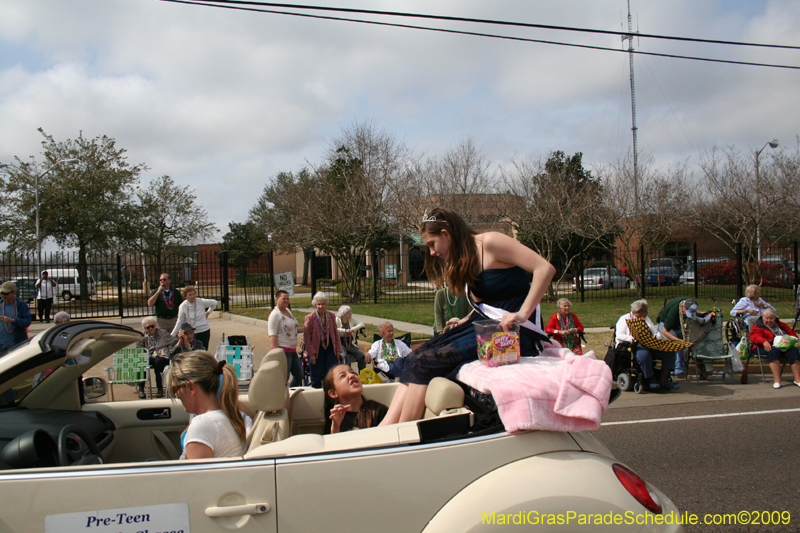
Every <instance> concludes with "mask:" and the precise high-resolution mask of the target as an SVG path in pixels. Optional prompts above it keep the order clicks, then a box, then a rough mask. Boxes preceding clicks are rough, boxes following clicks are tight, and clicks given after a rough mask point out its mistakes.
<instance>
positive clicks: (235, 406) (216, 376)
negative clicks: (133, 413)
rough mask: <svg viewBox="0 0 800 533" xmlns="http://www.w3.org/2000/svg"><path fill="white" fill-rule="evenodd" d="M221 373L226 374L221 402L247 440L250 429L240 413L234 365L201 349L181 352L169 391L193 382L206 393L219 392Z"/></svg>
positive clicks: (173, 367)
mask: <svg viewBox="0 0 800 533" xmlns="http://www.w3.org/2000/svg"><path fill="white" fill-rule="evenodd" d="M221 375H224V379H223V380H222V391H221V393H220V395H219V403H220V405H221V407H222V411H223V412H224V413H225V415H226V416H227V417H228V420H230V422H231V425H232V426H233V429H234V430H235V431H236V433H237V434H238V435H239V438H241V439H242V441H244V440H245V439H246V436H245V433H246V432H245V426H244V420H242V415H241V414H239V382H238V380H237V379H236V371H235V370H234V368H233V367H232V366H231V365H229V364H226V363H225V362H224V361H217V360H216V359H214V356H213V355H211V354H210V353H208V352H203V351H200V350H196V351H194V352H186V353H182V354H178V355H176V356H175V358H174V359H173V360H172V364H171V365H170V366H169V373H168V374H167V390H170V391H171V390H172V388H173V387H175V386H178V385H180V384H183V383H187V382H189V381H191V382H192V383H194V384H195V385H197V386H198V387H200V390H202V391H203V392H205V393H213V394H217V389H219V380H220V376H221Z"/></svg>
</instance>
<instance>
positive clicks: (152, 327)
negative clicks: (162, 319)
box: [144, 324, 156, 329]
mask: <svg viewBox="0 0 800 533" xmlns="http://www.w3.org/2000/svg"><path fill="white" fill-rule="evenodd" d="M155 328H156V327H155V326H154V325H152V324H150V325H149V326H145V327H144V329H155Z"/></svg>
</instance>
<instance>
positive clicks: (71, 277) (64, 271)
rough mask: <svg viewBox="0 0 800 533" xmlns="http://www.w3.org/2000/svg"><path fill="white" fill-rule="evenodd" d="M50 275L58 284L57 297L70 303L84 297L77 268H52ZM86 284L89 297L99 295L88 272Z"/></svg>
mask: <svg viewBox="0 0 800 533" xmlns="http://www.w3.org/2000/svg"><path fill="white" fill-rule="evenodd" d="M49 273H50V277H51V278H52V279H54V280H56V283H58V286H57V287H56V295H58V296H60V297H61V299H62V300H65V301H69V300H71V299H73V298H76V299H80V298H82V297H83V296H84V295H83V294H81V280H80V276H79V275H78V269H77V268H52V269H50V271H49ZM86 284H87V290H88V292H89V294H88V296H94V295H95V294H97V289H96V284H95V281H94V278H93V277H92V275H91V274H89V273H88V272H87V273H86Z"/></svg>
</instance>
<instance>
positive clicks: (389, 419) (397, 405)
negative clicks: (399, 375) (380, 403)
mask: <svg viewBox="0 0 800 533" xmlns="http://www.w3.org/2000/svg"><path fill="white" fill-rule="evenodd" d="M407 391H408V384H406V383H401V384H400V386H399V387H397V390H396V391H395V393H394V397H393V398H392V404H391V405H390V406H389V410H388V411H387V412H386V416H384V417H383V420H381V423H380V424H378V425H379V426H387V425H389V424H397V423H398V422H399V421H400V413H401V412H402V411H403V403H404V401H405V397H406V392H407Z"/></svg>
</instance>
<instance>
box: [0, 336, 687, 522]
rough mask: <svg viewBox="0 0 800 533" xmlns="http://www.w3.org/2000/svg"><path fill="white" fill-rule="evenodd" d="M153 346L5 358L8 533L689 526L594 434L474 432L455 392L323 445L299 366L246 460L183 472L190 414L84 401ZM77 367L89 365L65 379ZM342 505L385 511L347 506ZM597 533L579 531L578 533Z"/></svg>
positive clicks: (369, 388)
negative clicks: (110, 367)
mask: <svg viewBox="0 0 800 533" xmlns="http://www.w3.org/2000/svg"><path fill="white" fill-rule="evenodd" d="M140 338H141V334H140V333H138V332H136V331H134V330H133V329H131V328H128V327H126V326H122V325H117V324H110V323H105V322H99V321H86V322H68V323H66V324H62V325H59V326H54V327H52V328H50V329H48V330H46V331H44V332H42V333H40V334H38V335H37V336H36V337H34V338H33V339H31V340H30V341H27V342H25V343H23V344H21V345H19V346H17V347H16V348H14V349H12V351H10V352H9V353H8V354H7V355H5V356H4V357H2V358H0V392H2V393H5V392H6V391H8V390H12V391H13V393H14V396H15V400H14V402H13V404H11V405H8V406H7V407H6V408H5V409H2V410H0V428H2V432H1V433H0V446H2V449H0V462H2V463H3V466H4V468H5V469H3V470H0V501H2V502H3V505H4V506H5V508H6V509H13V510H14V512H7V513H4V515H3V529H4V530H8V531H14V532H17V533H25V532H33V531H36V532H41V531H75V530H78V529H80V530H81V531H84V530H86V531H88V530H92V531H95V530H96V531H115V532H119V531H125V532H135V531H145V530H146V531H150V532H156V531H181V530H182V531H189V530H190V529H191V531H198V532H199V531H202V532H220V533H221V532H229V531H233V530H237V531H242V532H245V533H247V532H255V531H259V532H276V531H281V532H285V531H328V530H334V531H338V530H347V531H349V532H362V531H363V532H368V531H369V532H372V531H375V530H376V529H377V530H380V531H382V532H401V531H402V532H406V531H409V532H410V531H415V532H425V533H439V532H451V531H468V530H470V531H476V530H489V529H494V527H493V526H492V523H491V521H492V520H494V521H495V522H496V523H505V522H504V519H507V520H510V519H508V518H507V516H511V514H512V513H520V512H521V516H525V517H526V519H527V520H530V519H531V518H532V519H534V520H535V519H537V518H539V517H541V516H543V515H545V514H551V513H552V514H564V513H566V511H574V512H576V513H578V514H581V515H597V516H599V515H608V514H613V515H614V516H617V515H620V516H621V517H624V516H631V517H638V518H637V520H636V521H632V523H630V524H629V525H628V524H619V525H616V526H614V530H615V531H630V532H638V531H640V530H641V529H642V524H643V523H647V524H648V526H647V530H648V531H668V532H680V531H683V527H682V526H681V525H677V524H674V523H671V524H669V525H666V524H663V521H664V516H663V515H667V514H670V515H672V516H670V517H668V518H669V520H670V521H671V522H674V521H676V520H673V517H674V518H677V516H678V510H677V509H676V508H675V505H674V504H673V503H672V501H670V499H669V498H667V496H665V495H664V494H663V493H662V492H660V491H659V490H658V489H656V488H654V487H652V486H651V485H649V484H647V483H646V482H645V481H643V480H642V479H641V478H640V477H639V476H638V475H636V474H635V473H634V472H633V471H632V470H630V469H629V468H628V467H626V466H625V465H624V464H623V463H621V462H620V461H618V460H617V459H615V458H614V457H613V456H612V454H611V453H610V452H609V451H608V449H607V448H606V447H605V446H603V445H602V444H601V443H600V442H599V441H598V440H597V439H596V438H595V437H594V436H593V435H592V434H590V433H567V432H547V431H520V432H515V433H513V434H512V433H509V432H507V431H505V429H504V428H503V426H502V424H498V423H496V422H494V423H492V422H490V420H492V417H489V418H486V419H484V428H483V429H482V430H481V431H475V430H474V428H475V426H474V421H476V420H477V415H476V413H478V411H468V410H467V409H465V408H464V407H463V403H464V401H465V396H464V393H463V390H461V387H459V386H458V385H456V384H455V383H453V382H452V381H449V380H445V379H444V378H436V379H437V380H442V381H439V382H437V383H439V384H443V385H442V387H441V389H440V391H439V392H440V393H441V394H438V393H437V394H430V395H429V396H435V397H436V398H438V399H439V400H440V401H439V402H438V403H435V402H432V400H428V399H426V406H427V409H428V410H429V411H430V413H428V415H427V418H425V419H424V420H421V421H415V422H406V423H402V424H396V425H391V426H385V427H376V428H370V429H364V430H360V431H350V432H344V433H339V434H335V435H323V428H324V424H325V419H326V415H327V412H326V410H325V407H324V402H323V391H322V390H319V389H309V388H299V389H294V390H292V391H291V392H292V394H291V395H289V394H287V393H286V390H285V388H284V387H285V383H286V381H285V372H286V371H285V367H281V366H280V364H279V362H278V360H277V359H273V360H269V361H266V362H262V365H261V367H259V368H260V369H259V373H258V374H256V378H257V377H258V376H259V374H261V373H262V370H264V372H267V373H271V374H269V376H268V377H269V378H272V377H275V376H277V375H278V374H280V376H279V377H280V379H278V380H277V381H270V380H267V381H268V383H263V382H259V380H258V379H255V378H254V380H253V381H252V382H251V385H250V395H249V396H247V395H242V396H240V401H242V402H251V403H250V405H251V406H253V407H254V408H255V407H257V406H260V405H263V403H264V402H267V403H269V404H270V405H269V406H264V407H263V408H262V409H260V411H261V413H262V414H261V416H262V418H257V419H256V423H255V424H254V429H253V432H252V433H251V435H252V441H251V442H250V443H249V444H248V451H247V452H246V453H245V455H244V456H243V457H232V458H220V459H199V460H185V461H177V460H175V459H177V458H178V454H179V451H178V450H180V435H181V432H182V431H183V430H184V429H185V427H186V426H187V424H188V423H189V415H188V414H187V413H186V412H185V410H184V409H183V407H182V405H181V404H180V403H176V402H175V401H174V400H172V399H168V398H165V399H155V400H134V401H119V402H113V403H108V402H105V401H92V400H91V399H90V400H89V402H88V403H86V404H85V405H81V403H80V401H79V395H78V380H79V379H80V376H81V374H85V373H89V372H92V367H95V366H97V365H99V364H101V363H103V362H104V361H105V360H106V359H107V358H108V357H109V355H111V354H112V353H113V352H115V351H118V350H120V349H122V348H123V347H127V346H129V345H130V344H132V343H133V342H135V341H136V340H137V339H140ZM87 354H88V355H87ZM76 355H81V356H82V357H85V358H86V362H83V363H79V364H71V365H69V364H67V359H68V358H69V357H74V356H76ZM270 356H278V357H282V356H283V354H282V353H280V352H278V353H277V354H268V355H267V356H266V357H270ZM265 359H266V358H265ZM95 373H96V371H95ZM272 374H274V375H275V376H273V375H272ZM87 379H90V380H92V381H91V382H90V383H89V384H88V385H89V386H87V389H86V390H87V397H91V398H94V399H95V400H100V398H99V397H97V396H99V395H101V394H102V393H103V392H104V389H105V387H106V384H105V382H103V381H102V380H100V378H87ZM281 381H282V382H283V385H280V383H281ZM262 385H263V386H262ZM398 386H399V384H397V383H387V384H379V385H377V384H376V385H366V386H365V387H364V393H363V394H364V395H365V396H366V397H367V398H371V399H375V400H377V401H380V402H382V403H389V402H390V401H391V397H392V395H393V394H394V392H395V390H396V389H397V387H398ZM453 387H454V388H455V392H454V391H453ZM431 388H433V384H432V386H431ZM256 389H257V390H256ZM459 394H460V397H459ZM3 397H6V394H0V398H3ZM468 399H469V398H468ZM273 402H276V403H274V404H273ZM489 414H491V411H490V412H489ZM272 419H274V421H275V424H274V425H270V424H272ZM265 420H266V421H267V422H268V423H267V424H266V425H264V426H262V425H261V424H262V422H263V421H265ZM279 421H280V423H279ZM262 427H263V429H265V430H268V431H265V432H264V433H258V430H259V428H262ZM148 459H151V460H148ZM153 459H154V460H153ZM342 490H344V491H352V490H355V491H356V492H358V493H359V494H369V495H376V497H377V498H378V499H377V500H376V499H375V498H373V499H372V500H370V499H369V498H367V500H365V501H359V502H356V501H355V500H352V501H351V499H348V498H345V500H343V499H342V498H343V497H336V494H340V492H341V491H342ZM312 494H315V495H318V496H311V495H312ZM377 495H391V497H389V498H388V499H385V498H383V499H382V498H381V497H378V496H377ZM344 501H346V502H347V503H345V504H344V507H343V502H344ZM364 505H366V506H367V507H366V509H367V510H368V512H365V511H364V509H365V508H364ZM376 506H377V507H376ZM370 509H371V511H370ZM495 513H497V514H495ZM498 517H500V518H498ZM654 518H656V519H660V520H659V522H658V525H656V522H655V520H654ZM487 520H488V521H489V523H487ZM498 520H499V522H498ZM644 520H646V522H645V521H644ZM615 523H616V522H615ZM112 525H113V528H112ZM190 526H191V527H190ZM596 529H597V526H596V525H594V524H591V523H589V524H586V525H584V524H580V523H578V521H577V519H574V520H573V521H572V522H571V523H570V524H569V525H568V527H567V528H566V530H569V531H571V532H594V531H596Z"/></svg>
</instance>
